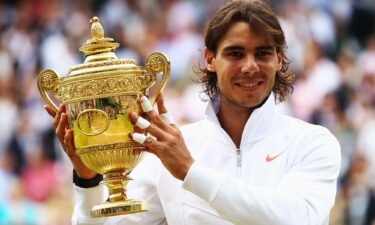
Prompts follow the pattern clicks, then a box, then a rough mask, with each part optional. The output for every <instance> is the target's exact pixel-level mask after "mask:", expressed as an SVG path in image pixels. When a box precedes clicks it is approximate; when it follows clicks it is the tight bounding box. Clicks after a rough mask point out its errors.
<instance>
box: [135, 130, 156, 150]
mask: <svg viewBox="0 0 375 225" xmlns="http://www.w3.org/2000/svg"><path fill="white" fill-rule="evenodd" d="M130 137H131V138H132V139H133V140H134V141H135V142H137V143H139V144H141V145H143V146H146V147H148V148H150V149H162V148H163V144H162V143H161V142H159V141H157V140H156V139H154V138H152V137H147V136H146V135H144V134H140V133H131V134H130ZM151 152H154V151H151Z"/></svg>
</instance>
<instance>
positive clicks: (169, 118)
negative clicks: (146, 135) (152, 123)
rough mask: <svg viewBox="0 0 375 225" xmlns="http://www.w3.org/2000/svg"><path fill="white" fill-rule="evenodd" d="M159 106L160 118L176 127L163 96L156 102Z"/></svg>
mask: <svg viewBox="0 0 375 225" xmlns="http://www.w3.org/2000/svg"><path fill="white" fill-rule="evenodd" d="M156 104H157V106H158V112H159V116H160V117H161V118H162V119H163V120H164V121H165V122H166V123H167V124H169V125H172V126H175V122H174V119H173V117H172V115H171V114H170V113H168V110H167V108H166V107H165V105H164V97H163V95H162V94H160V95H159V97H158V98H157V100H156Z"/></svg>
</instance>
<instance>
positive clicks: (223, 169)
mask: <svg viewBox="0 0 375 225" xmlns="http://www.w3.org/2000/svg"><path fill="white" fill-rule="evenodd" d="M205 44H206V49H205V51H204V54H205V59H206V66H205V68H203V69H202V71H201V72H202V77H201V78H202V79H201V82H202V83H204V84H205V91H206V93H207V94H208V96H209V97H210V102H209V104H208V107H207V110H206V117H205V119H203V120H202V121H199V122H196V123H193V124H191V125H187V126H185V127H182V128H181V132H180V131H179V129H178V128H177V127H176V126H175V125H173V123H171V121H170V118H168V117H167V118H165V116H164V119H163V118H162V116H161V115H159V114H158V113H156V112H155V111H154V110H153V109H152V106H151V105H150V103H149V102H148V100H147V98H146V97H142V98H141V105H142V108H143V110H144V111H145V112H146V114H147V116H148V118H149V121H150V122H148V121H147V120H145V119H143V118H141V117H138V116H137V114H135V113H131V114H130V115H129V116H130V118H131V120H132V122H133V123H135V124H136V125H137V126H138V127H141V128H145V129H146V130H147V131H148V132H149V133H150V134H152V136H153V137H154V138H150V137H145V136H143V135H142V134H139V133H133V134H131V137H132V138H133V140H135V141H137V142H139V143H142V144H143V145H145V146H146V147H147V151H149V152H151V153H153V154H149V155H147V157H146V158H145V159H144V160H143V161H142V162H141V163H140V165H139V166H138V167H136V169H135V170H134V171H133V173H132V177H134V181H132V182H130V183H129V185H128V195H129V196H130V197H134V198H136V199H142V200H147V201H148V203H149V205H150V210H149V211H148V212H145V213H138V214H133V215H126V216H116V217H109V218H104V219H92V218H90V216H89V211H90V209H91V207H92V206H93V205H94V204H97V203H100V202H102V201H103V200H105V199H106V197H107V195H106V194H105V192H103V190H104V189H103V187H102V186H101V185H98V182H99V179H98V176H97V175H96V174H95V173H93V172H92V171H90V170H89V169H87V168H86V167H85V166H84V165H83V164H82V162H81V161H80V159H79V157H77V155H76V154H75V150H74V145H73V134H72V131H71V130H66V127H67V116H66V114H65V107H64V106H63V105H62V106H61V107H60V109H59V112H58V113H57V115H55V114H54V113H53V110H52V109H51V108H49V107H47V106H46V110H47V111H48V112H49V113H50V114H51V115H52V116H54V117H55V118H54V121H53V124H54V126H55V127H56V133H57V136H58V137H59V140H60V142H61V143H62V145H63V147H64V149H65V151H66V152H67V154H68V156H69V157H70V159H71V161H72V163H73V166H74V168H75V171H76V174H75V193H76V199H77V201H76V207H75V211H74V215H73V222H74V223H75V224H165V223H168V224H169V225H179V224H186V225H195V224H202V225H209V224H212V225H214V224H215V225H218V224H256V225H258V224H267V225H270V224H279V225H283V224H285V225H286V224H287V225H293V224H296V225H297V224H298V225H303V224H316V225H318V224H319V225H320V224H328V220H329V211H330V209H331V207H332V206H333V204H334V199H335V193H336V179H337V176H338V172H339V167H340V147H339V144H338V142H337V140H336V139H335V138H334V137H333V136H332V134H330V133H329V131H328V130H327V129H325V128H322V127H319V126H314V125H310V124H308V123H305V122H302V121H300V120H297V119H295V118H291V117H288V116H284V115H281V114H280V113H279V112H278V111H277V109H276V106H275V102H276V100H278V101H283V100H284V99H285V97H286V96H287V95H288V94H289V93H290V91H291V89H292V87H291V83H292V75H291V74H290V73H289V71H288V64H289V63H288V60H287V58H286V56H285V51H286V43H285V37H284V33H283V31H282V29H281V27H280V24H279V22H278V20H277V18H276V16H275V14H274V13H273V12H272V10H271V9H270V8H269V7H268V6H267V5H266V4H264V3H262V2H257V1H245V0H235V1H227V2H225V3H224V4H223V5H222V7H221V8H220V9H219V10H218V11H217V12H216V13H215V14H214V15H213V17H212V19H211V21H210V23H209V25H208V29H207V34H206V39H205ZM157 105H158V111H159V113H165V112H166V108H165V107H164V103H163V99H162V97H160V98H159V99H158V101H157ZM167 121H169V123H168V122H167ZM155 156H156V157H155ZM79 186H81V187H79Z"/></svg>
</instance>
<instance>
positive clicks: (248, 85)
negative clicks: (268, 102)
mask: <svg viewBox="0 0 375 225" xmlns="http://www.w3.org/2000/svg"><path fill="white" fill-rule="evenodd" d="M257 85H258V83H245V84H240V86H241V87H248V88H252V87H255V86H257Z"/></svg>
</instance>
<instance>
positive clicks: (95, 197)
mask: <svg viewBox="0 0 375 225" xmlns="http://www.w3.org/2000/svg"><path fill="white" fill-rule="evenodd" d="M159 164H160V163H159V162H158V160H157V159H156V157H155V156H153V155H151V154H146V156H145V158H144V159H143V160H142V161H141V162H140V163H139V165H138V166H137V167H136V168H135V169H134V170H133V172H132V173H131V175H130V177H131V178H133V179H134V180H131V181H130V182H129V184H128V186H127V196H128V198H129V199H136V200H143V201H146V202H147V204H148V207H149V209H148V211H146V212H141V213H135V214H129V215H123V216H112V217H104V218H92V217H91V216H90V211H91V209H92V207H93V206H94V205H96V204H99V203H102V202H104V201H105V200H106V199H107V198H108V191H107V189H106V187H105V186H103V185H98V186H96V187H92V188H80V187H77V186H74V193H75V206H74V211H73V216H72V224H74V225H89V224H90V225H92V224H94V225H99V224H106V225H109V224H126V225H133V224H134V225H135V224H137V225H138V224H140V225H159V224H160V225H161V224H165V223H166V222H165V216H164V212H163V208H162V206H161V203H160V199H159V196H158V193H157V190H156V185H155V183H156V181H157V180H156V179H157V177H158V172H157V171H158V170H159V169H160V166H161V165H159Z"/></svg>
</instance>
